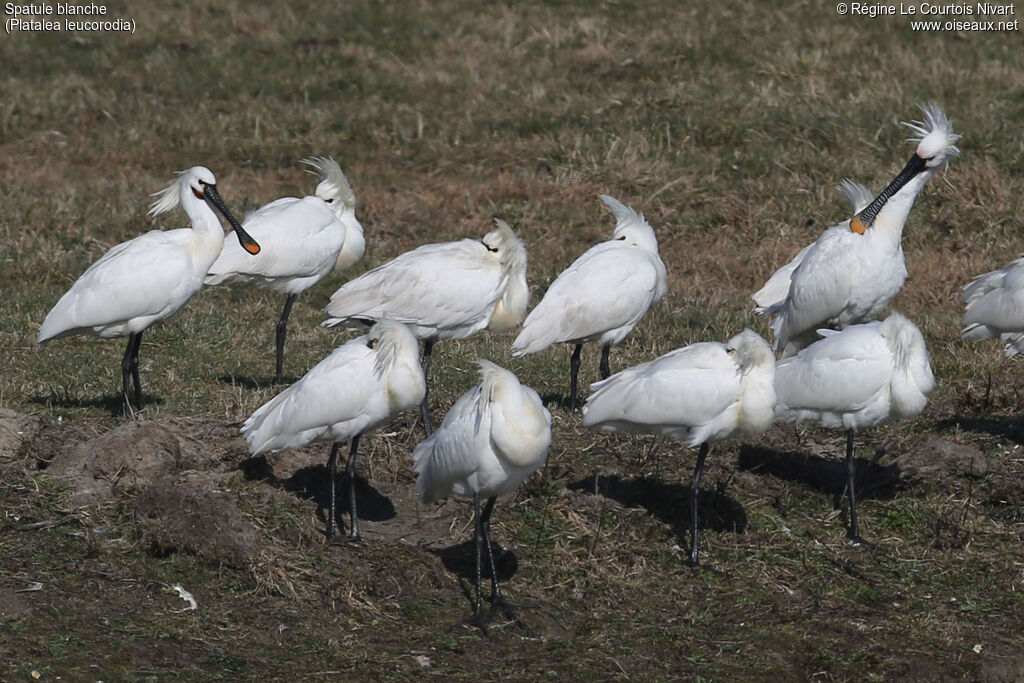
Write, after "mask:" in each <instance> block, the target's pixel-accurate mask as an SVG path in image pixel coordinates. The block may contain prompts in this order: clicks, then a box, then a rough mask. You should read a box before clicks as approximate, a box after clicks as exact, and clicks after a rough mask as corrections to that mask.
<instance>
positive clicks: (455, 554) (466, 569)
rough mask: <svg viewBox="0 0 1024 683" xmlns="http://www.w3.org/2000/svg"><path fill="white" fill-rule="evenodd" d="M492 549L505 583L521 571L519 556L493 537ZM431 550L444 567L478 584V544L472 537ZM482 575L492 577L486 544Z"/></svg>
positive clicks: (482, 555) (500, 576)
mask: <svg viewBox="0 0 1024 683" xmlns="http://www.w3.org/2000/svg"><path fill="white" fill-rule="evenodd" d="M491 549H492V550H493V551H494V565H495V567H496V568H497V570H498V581H499V582H501V583H504V582H505V581H508V580H509V579H511V578H512V577H513V576H515V575H516V572H518V571H519V558H518V557H516V554H515V553H514V552H512V550H510V549H509V548H505V547H504V546H502V545H501V544H500V543H497V542H495V540H494V538H493V537H492V538H491ZM430 552H432V553H433V554H435V555H437V557H438V558H439V559H440V560H441V564H443V565H444V568H445V569H447V570H448V571H450V572H451V573H452V574H455V575H456V576H458V577H460V578H463V579H466V580H467V581H469V582H470V586H471V587H475V585H476V544H475V542H474V540H473V539H472V538H470V539H469V540H467V541H463V542H462V543H456V544H455V545H450V546H448V547H447V548H439V549H433V550H431V551H430ZM480 557H481V563H480V576H481V577H482V578H484V579H490V578H491V566H490V564H491V563H490V562H488V561H487V547H486V546H484V548H483V551H482V552H481V555H480Z"/></svg>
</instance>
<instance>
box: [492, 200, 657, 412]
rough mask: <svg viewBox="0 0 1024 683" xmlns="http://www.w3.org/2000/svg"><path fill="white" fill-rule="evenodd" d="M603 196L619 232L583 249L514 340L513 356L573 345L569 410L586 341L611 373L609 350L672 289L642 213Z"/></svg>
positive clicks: (573, 404) (604, 371)
mask: <svg viewBox="0 0 1024 683" xmlns="http://www.w3.org/2000/svg"><path fill="white" fill-rule="evenodd" d="M601 200H602V201H603V202H604V203H605V205H607V206H608V208H609V209H611V210H612V213H613V214H615V220H616V223H615V231H614V232H613V233H612V238H611V239H610V240H608V241H607V242H601V243H600V244H597V245H595V246H593V247H591V248H590V249H588V250H587V251H585V252H584V253H583V255H581V256H580V257H579V258H578V259H576V260H575V261H574V262H573V263H572V265H570V266H569V267H568V268H566V269H565V270H564V271H562V274H561V275H559V276H558V277H557V278H555V281H554V282H552V283H551V286H550V287H548V291H547V293H546V294H545V295H544V298H542V299H541V300H540V303H538V304H537V305H536V306H535V307H534V309H533V310H532V311H530V314H529V315H528V316H526V322H524V323H523V329H522V331H521V332H520V333H519V335H518V336H517V337H516V339H515V341H513V342H512V355H513V356H517V357H518V356H523V355H526V354H529V353H536V352H538V351H543V350H544V349H546V348H547V347H549V346H551V345H552V344H556V343H559V342H568V343H570V344H575V345H576V347H575V348H574V349H573V354H572V359H571V361H570V366H569V367H570V371H569V409H570V410H575V409H576V394H577V382H578V375H579V366H580V354H581V351H582V348H583V344H584V343H586V342H590V341H593V342H597V344H598V345H599V346H600V347H601V367H600V369H601V379H607V378H608V376H609V375H610V374H611V371H610V369H609V367H608V351H609V349H610V348H611V346H612V345H614V344H618V343H619V342H621V341H622V340H623V339H624V338H625V337H626V335H627V334H629V333H630V332H631V331H632V330H633V328H634V327H636V325H637V323H638V322H640V319H641V318H643V317H644V315H645V314H646V313H647V311H649V310H650V309H651V307H652V306H654V304H656V303H658V302H659V301H660V300H661V298H662V297H663V296H665V292H666V291H668V273H667V271H666V269H665V264H664V262H662V260H661V257H660V256H659V255H658V238H657V237H655V235H654V230H653V229H652V228H651V226H650V224H648V223H647V221H646V220H644V217H643V214H640V213H637V212H636V211H634V210H633V209H631V208H629V207H628V206H626V205H625V204H623V203H621V202H620V201H618V200H617V199H615V198H613V197H609V196H608V195H601Z"/></svg>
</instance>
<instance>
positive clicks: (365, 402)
mask: <svg viewBox="0 0 1024 683" xmlns="http://www.w3.org/2000/svg"><path fill="white" fill-rule="evenodd" d="M418 351H419V348H418V345H417V343H416V338H415V337H414V336H413V334H412V332H410V331H409V328H407V327H406V326H405V325H402V324H401V323H397V322H394V321H390V320H382V321H380V322H378V323H376V324H375V325H374V326H373V327H371V328H370V331H369V333H368V334H367V335H365V336H362V337H358V338H356V339H353V340H351V341H349V342H346V343H345V344H342V345H341V346H339V347H338V348H337V349H335V350H334V351H333V352H332V353H331V355H329V356H327V358H325V359H323V360H322V361H320V362H319V363H318V364H317V365H315V366H314V367H313V368H312V369H311V370H310V371H309V372H307V373H306V374H305V375H303V377H302V378H301V379H300V380H298V381H297V382H295V384H293V385H291V386H290V387H288V388H287V389H285V390H284V391H282V392H281V393H280V394H278V395H277V396H276V397H274V398H273V399H271V400H270V401H268V402H267V403H265V404H264V405H263V406H261V407H260V408H259V409H257V410H256V412H254V413H253V414H252V416H251V417H250V418H249V419H248V420H246V421H245V424H243V425H242V434H243V435H244V436H245V440H246V441H247V442H248V444H249V452H250V453H251V454H252V455H259V454H260V453H266V452H273V451H279V450H282V449H284V448H300V447H302V446H305V445H306V444H308V443H312V442H314V441H330V442H331V454H330V457H329V459H328V464H327V471H328V476H329V477H330V485H329V490H330V493H329V497H328V514H327V538H328V539H330V538H331V536H332V535H333V533H334V520H335V495H334V479H335V468H336V461H337V456H338V449H339V447H340V445H341V444H342V443H345V442H346V441H347V442H349V443H350V452H349V458H348V466H347V468H346V472H347V473H348V493H349V516H350V520H351V524H350V527H349V538H350V539H352V540H359V516H358V514H357V510H356V489H355V463H356V453H357V451H358V447H359V439H360V437H362V436H364V435H366V434H369V433H371V432H373V431H374V430H376V429H377V428H379V427H381V426H383V425H385V424H387V423H388V422H390V421H391V420H393V419H394V418H395V417H397V416H398V414H399V413H402V412H404V411H406V410H409V409H411V408H414V407H416V405H418V404H419V402H420V400H422V398H423V393H424V391H425V389H426V384H425V381H424V379H423V371H422V370H421V368H420V363H419V359H418V357H417V356H418Z"/></svg>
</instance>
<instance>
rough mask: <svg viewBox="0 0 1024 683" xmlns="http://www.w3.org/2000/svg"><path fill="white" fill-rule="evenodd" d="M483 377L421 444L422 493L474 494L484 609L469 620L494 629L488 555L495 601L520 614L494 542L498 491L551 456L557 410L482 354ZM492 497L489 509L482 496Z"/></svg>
mask: <svg viewBox="0 0 1024 683" xmlns="http://www.w3.org/2000/svg"><path fill="white" fill-rule="evenodd" d="M477 364H478V365H479V366H480V383H479V384H477V385H476V386H475V387H473V388H472V389H470V390H469V391H467V392H466V393H465V394H463V395H462V397H461V398H459V400H458V401H456V403H455V405H454V406H452V409H451V410H450V411H448V414H447V415H446V416H445V418H444V422H442V423H441V426H440V427H439V428H438V429H437V431H436V432H434V433H433V434H432V435H430V437H429V438H427V440H426V441H424V442H422V443H421V444H420V445H419V446H417V447H416V450H415V451H414V452H413V459H414V460H415V465H414V467H413V469H414V470H415V471H416V472H417V473H418V474H419V479H418V480H417V481H416V488H417V490H418V491H419V493H420V500H421V501H423V502H424V503H433V502H435V501H437V500H440V499H442V498H444V497H446V496H448V495H451V494H453V493H454V494H457V495H462V496H472V497H473V518H474V521H475V524H474V530H475V531H474V541H475V550H476V609H475V611H474V612H473V616H472V617H470V618H469V620H468V621H467V623H469V624H471V625H473V626H477V627H479V628H481V629H484V630H486V625H487V619H486V618H485V617H484V613H483V606H482V598H481V563H482V560H481V555H482V553H483V551H484V549H485V548H486V552H487V559H488V563H489V565H490V567H491V598H490V599H491V603H492V609H494V608H497V609H501V610H502V611H503V612H504V614H505V615H506V616H507V617H509V618H512V617H513V616H514V615H515V611H514V609H513V605H512V604H511V603H509V602H506V601H505V599H504V598H503V597H502V595H501V590H500V589H499V587H498V570H497V568H496V567H495V566H494V552H493V550H492V546H491V524H490V521H491V511H492V510H493V509H494V501H495V499H496V498H497V497H498V496H500V495H504V494H506V493H510V492H512V491H514V490H515V489H516V488H517V487H518V486H519V484H521V483H522V482H523V481H524V480H525V479H526V478H527V477H529V476H530V475H531V474H533V473H534V472H535V471H537V469H538V468H539V467H540V466H541V465H543V464H544V461H545V459H546V458H547V453H548V447H549V446H550V444H551V414H550V413H549V412H548V411H547V409H546V408H545V407H544V406H543V404H542V403H541V401H540V397H539V396H538V395H537V392H536V391H534V390H533V389H531V388H529V387H526V386H523V385H522V384H520V383H519V380H518V379H517V378H516V376H515V375H514V374H512V373H511V372H509V371H508V370H505V369H503V368H501V367H498V366H497V365H495V364H494V363H491V362H489V361H485V360H480V361H477ZM481 500H486V501H487V502H486V504H485V505H484V508H483V511H481V509H480V501H481Z"/></svg>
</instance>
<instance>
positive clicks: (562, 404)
mask: <svg viewBox="0 0 1024 683" xmlns="http://www.w3.org/2000/svg"><path fill="white" fill-rule="evenodd" d="M585 400H586V396H578V397H577V398H576V401H577V403H579V405H580V406H582V405H583V402H584V401H585ZM540 401H541V403H543V404H544V407H545V408H550V407H552V406H554V407H556V408H561V409H562V410H564V411H566V412H572V408H571V407H570V406H569V394H559V393H555V392H550V393H547V394H543V395H542V396H541V397H540ZM576 410H579V407H577V408H576Z"/></svg>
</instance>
